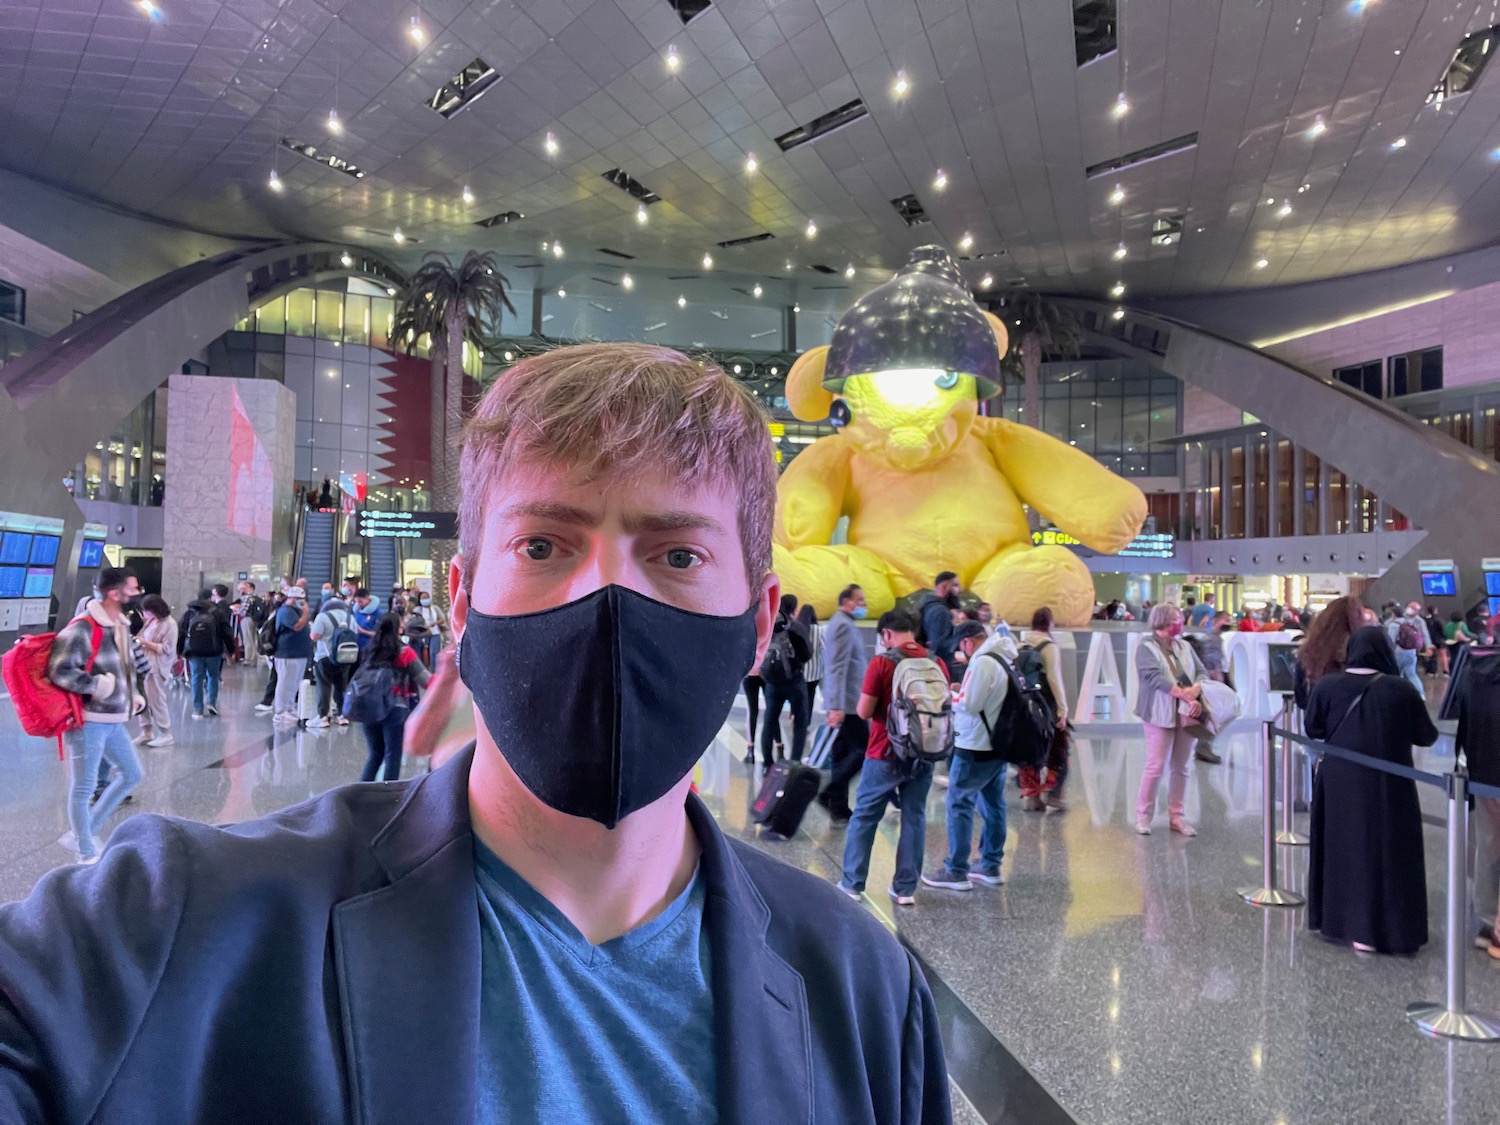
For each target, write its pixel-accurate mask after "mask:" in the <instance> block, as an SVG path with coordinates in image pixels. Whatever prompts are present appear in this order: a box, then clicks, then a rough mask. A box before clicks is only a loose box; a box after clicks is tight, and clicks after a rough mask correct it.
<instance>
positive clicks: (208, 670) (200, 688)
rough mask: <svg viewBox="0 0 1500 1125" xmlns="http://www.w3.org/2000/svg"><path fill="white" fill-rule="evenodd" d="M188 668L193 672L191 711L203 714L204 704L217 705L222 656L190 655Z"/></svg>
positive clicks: (221, 673)
mask: <svg viewBox="0 0 1500 1125" xmlns="http://www.w3.org/2000/svg"><path fill="white" fill-rule="evenodd" d="M188 670H189V671H191V672H192V674H193V713H194V714H195V715H201V714H203V708H204V705H205V704H206V705H207V706H209V707H217V706H218V705H219V679H220V677H221V676H222V675H223V673H224V658H223V657H222V656H190V657H188Z"/></svg>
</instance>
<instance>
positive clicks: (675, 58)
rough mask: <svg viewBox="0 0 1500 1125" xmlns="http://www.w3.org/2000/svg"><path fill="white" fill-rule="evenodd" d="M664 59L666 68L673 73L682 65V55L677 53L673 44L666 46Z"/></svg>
mask: <svg viewBox="0 0 1500 1125" xmlns="http://www.w3.org/2000/svg"><path fill="white" fill-rule="evenodd" d="M666 61H667V69H668V70H670V71H671V72H672V73H673V74H676V73H677V71H678V70H679V69H680V68H681V67H682V56H681V55H679V54H678V53H677V47H676V45H675V44H674V45H672V46H670V47H668V48H667V60H666Z"/></svg>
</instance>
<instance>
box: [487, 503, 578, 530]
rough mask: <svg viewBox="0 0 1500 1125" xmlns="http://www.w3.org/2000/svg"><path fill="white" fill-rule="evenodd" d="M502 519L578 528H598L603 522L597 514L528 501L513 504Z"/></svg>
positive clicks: (554, 504)
mask: <svg viewBox="0 0 1500 1125" xmlns="http://www.w3.org/2000/svg"><path fill="white" fill-rule="evenodd" d="M500 517H501V519H508V520H509V519H534V520H547V521H548V522H550V523H566V524H573V525H574V526H576V527H598V526H599V524H600V522H601V517H600V516H599V514H598V513H597V512H590V511H587V510H586V509H583V508H575V507H573V505H571V504H560V503H557V502H555V501H551V500H526V501H522V502H521V503H519V504H512V505H511V506H510V507H508V508H506V509H505V510H504V511H502V512H501V513H500Z"/></svg>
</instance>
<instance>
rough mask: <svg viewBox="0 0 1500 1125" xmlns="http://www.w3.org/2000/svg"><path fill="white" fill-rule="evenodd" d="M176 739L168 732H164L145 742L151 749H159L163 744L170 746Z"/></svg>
mask: <svg viewBox="0 0 1500 1125" xmlns="http://www.w3.org/2000/svg"><path fill="white" fill-rule="evenodd" d="M176 741H177V740H176V739H175V738H173V737H172V736H171V735H170V734H164V735H162V736H161V737H160V738H153V739H152V740H151V741H150V742H148V743H146V745H147V746H149V747H151V749H153V750H160V749H161V748H162V747H163V746H170V745H172V743H174V742H176Z"/></svg>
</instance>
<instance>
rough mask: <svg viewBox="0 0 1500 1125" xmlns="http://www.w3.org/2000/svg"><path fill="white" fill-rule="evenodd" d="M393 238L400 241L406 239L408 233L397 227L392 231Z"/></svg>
mask: <svg viewBox="0 0 1500 1125" xmlns="http://www.w3.org/2000/svg"><path fill="white" fill-rule="evenodd" d="M391 238H392V239H394V240H395V241H396V242H398V243H399V242H405V241H406V235H404V234H402V233H401V228H400V227H397V228H396V229H395V230H393V231H391Z"/></svg>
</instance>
